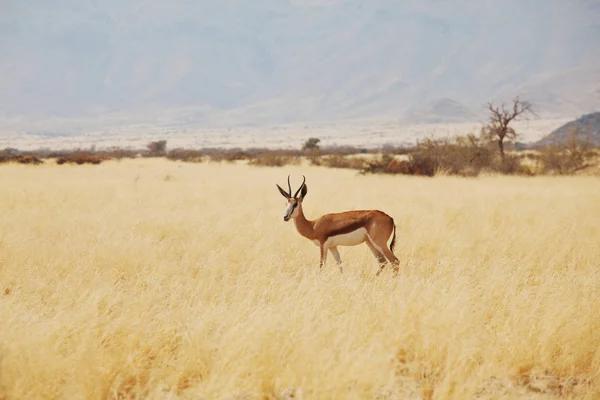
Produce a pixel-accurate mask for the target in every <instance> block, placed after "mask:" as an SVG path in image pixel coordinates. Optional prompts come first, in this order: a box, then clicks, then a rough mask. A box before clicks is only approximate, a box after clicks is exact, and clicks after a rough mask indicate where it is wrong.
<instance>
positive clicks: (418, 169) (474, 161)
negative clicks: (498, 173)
mask: <svg viewBox="0 0 600 400" xmlns="http://www.w3.org/2000/svg"><path fill="white" fill-rule="evenodd" d="M494 158H495V154H494V150H493V149H492V147H491V146H490V143H489V142H488V141H486V140H484V139H482V138H480V137H478V136H475V135H473V134H470V135H467V136H459V137H456V138H454V139H431V138H428V139H425V140H424V141H422V142H420V143H418V144H417V148H416V150H415V152H413V153H411V154H410V155H409V164H410V170H411V171H412V173H413V174H415V175H427V176H433V175H434V174H435V173H436V172H438V171H445V172H446V173H448V174H450V175H477V174H479V172H481V170H483V169H485V168H491V167H492V165H493V163H494ZM492 169H493V168H492Z"/></svg>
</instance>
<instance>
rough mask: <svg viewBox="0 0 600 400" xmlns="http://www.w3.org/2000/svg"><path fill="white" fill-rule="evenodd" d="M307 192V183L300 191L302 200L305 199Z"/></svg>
mask: <svg viewBox="0 0 600 400" xmlns="http://www.w3.org/2000/svg"><path fill="white" fill-rule="evenodd" d="M306 193H308V187H307V186H306V183H305V184H304V185H303V186H302V190H301V191H300V201H302V200H304V196H306Z"/></svg>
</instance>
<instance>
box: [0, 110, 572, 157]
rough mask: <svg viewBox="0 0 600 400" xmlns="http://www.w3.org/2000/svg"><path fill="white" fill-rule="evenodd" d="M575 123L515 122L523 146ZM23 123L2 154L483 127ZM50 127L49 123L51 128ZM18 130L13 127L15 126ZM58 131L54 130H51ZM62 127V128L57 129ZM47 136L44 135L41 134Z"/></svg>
mask: <svg viewBox="0 0 600 400" xmlns="http://www.w3.org/2000/svg"><path fill="white" fill-rule="evenodd" d="M570 120H572V118H546V119H533V120H530V121H516V122H515V123H514V128H515V129H516V130H517V132H518V133H519V140H521V141H524V142H533V141H536V140H539V139H541V138H542V137H544V136H546V135H548V134H549V133H550V132H552V131H553V130H555V129H556V128H558V127H560V126H561V125H563V124H565V123H567V122H569V121H570ZM21 124H22V121H20V120H18V119H17V120H15V121H13V122H12V123H7V122H6V121H3V120H2V118H1V117H0V149H1V148H6V147H13V148H17V149H19V150H38V149H53V150H58V149H61V150H73V149H89V148H90V147H92V146H94V147H95V148H97V149H103V148H111V147H119V148H129V149H144V148H145V147H146V144H147V143H148V142H150V141H152V140H167V142H168V143H167V144H168V147H169V148H170V149H173V148H177V147H183V148H194V149H199V148H224V149H231V148H244V149H247V148H252V147H255V148H271V149H300V148H302V145H303V143H304V142H305V141H306V139H308V138H309V137H318V138H319V139H321V144H322V145H323V146H356V147H380V146H384V145H394V146H406V145H414V144H415V143H416V142H417V141H418V140H422V139H424V138H426V137H434V138H448V137H450V138H451V137H454V136H456V135H466V134H467V133H470V132H472V133H479V131H480V129H481V126H482V121H473V122H461V123H439V124H410V123H405V122H402V121H399V120H380V119H376V120H367V121H353V122H351V123H343V122H342V123H339V122H335V123H334V122H322V123H313V124H308V125H278V126H271V127H264V128H248V127H239V128H236V127H232V128H221V129H200V128H194V127H186V128H173V127H169V126H165V127H162V126H160V124H159V125H156V124H138V125H128V126H125V127H123V126H121V125H118V126H115V127H112V128H107V129H96V130H94V129H87V130H86V129H83V128H82V129H81V130H72V131H68V133H60V132H61V130H60V129H58V132H59V133H57V132H53V131H52V130H50V131H48V130H47V128H46V127H45V125H44V124H40V125H34V126H33V127H32V132H38V133H30V132H28V131H23V130H22V129H16V126H20V125H21ZM46 124H47V122H46ZM13 125H14V126H13ZM52 125H55V124H52ZM58 125H59V126H60V124H58ZM39 132H44V133H39Z"/></svg>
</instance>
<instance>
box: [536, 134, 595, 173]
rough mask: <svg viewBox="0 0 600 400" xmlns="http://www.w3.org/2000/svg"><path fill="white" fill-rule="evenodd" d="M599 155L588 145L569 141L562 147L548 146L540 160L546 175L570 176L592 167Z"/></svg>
mask: <svg viewBox="0 0 600 400" xmlns="http://www.w3.org/2000/svg"><path fill="white" fill-rule="evenodd" d="M596 158H597V154H596V153H595V152H594V150H593V149H591V148H590V146H589V145H588V144H587V143H583V144H581V143H579V142H578V141H577V139H576V138H569V139H567V141H566V143H564V144H563V145H562V146H556V145H552V146H548V147H546V148H544V149H542V150H541V151H540V154H539V157H538V160H539V163H540V164H541V168H542V171H543V172H544V173H546V174H556V175H570V174H573V173H576V172H578V171H581V170H583V169H585V168H588V167H590V166H591V165H592V164H593V161H594V159H596Z"/></svg>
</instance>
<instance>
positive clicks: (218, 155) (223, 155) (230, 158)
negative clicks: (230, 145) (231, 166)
mask: <svg viewBox="0 0 600 400" xmlns="http://www.w3.org/2000/svg"><path fill="white" fill-rule="evenodd" d="M204 153H205V154H207V155H208V156H209V160H210V161H211V162H223V161H225V162H230V163H232V162H236V161H242V160H249V159H251V158H252V157H253V155H252V154H250V152H249V151H244V150H241V149H231V150H222V149H218V150H210V151H204Z"/></svg>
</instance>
